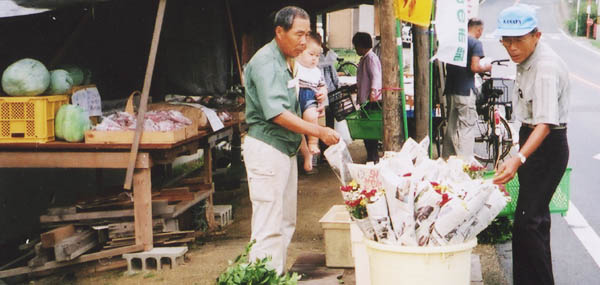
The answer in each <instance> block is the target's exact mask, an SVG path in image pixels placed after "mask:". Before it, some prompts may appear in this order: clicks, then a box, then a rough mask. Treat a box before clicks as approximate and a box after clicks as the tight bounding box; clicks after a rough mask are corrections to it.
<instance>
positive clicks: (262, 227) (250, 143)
mask: <svg viewBox="0 0 600 285" xmlns="http://www.w3.org/2000/svg"><path fill="white" fill-rule="evenodd" d="M274 26H275V38H274V39H273V40H272V41H271V42H270V43H268V44H267V45H265V46H264V47H262V48H261V49H260V50H259V51H258V52H256V54H255V55H254V56H253V57H252V59H251V60H250V62H248V65H247V66H246V69H245V71H244V77H245V84H246V122H247V123H248V125H249V130H248V135H247V136H246V137H245V139H244V144H243V155H244V163H245V165H246V171H247V174H248V188H249V191H250V200H251V201H252V225H251V226H252V237H251V238H252V239H255V240H256V244H255V245H254V246H253V248H252V250H251V252H250V260H255V259H256V258H263V257H266V256H271V257H272V260H271V265H272V266H273V268H275V270H276V271H277V272H278V273H283V272H284V270H285V266H286V255H287V248H288V245H289V244H290V242H291V240H292V235H293V234H294V230H295V228H296V206H297V189H298V166H297V163H296V153H297V152H298V149H299V147H300V144H301V143H302V140H303V135H310V136H315V137H318V138H319V139H321V140H322V141H323V142H324V143H326V144H328V145H330V144H335V143H337V142H338V140H339V135H338V134H337V133H336V132H335V131H334V130H332V129H330V128H325V127H321V126H318V125H314V124H311V123H308V122H306V121H304V120H302V118H301V114H300V105H299V103H298V95H297V90H298V79H297V78H295V72H294V71H295V69H294V58H295V57H296V56H298V55H299V54H300V53H301V52H302V51H303V50H304V49H305V48H306V37H307V35H308V32H309V31H310V20H309V16H308V14H307V13H306V11H304V10H302V9H301V8H297V7H285V8H282V9H281V10H279V12H277V14H276V15H275V20H274Z"/></svg>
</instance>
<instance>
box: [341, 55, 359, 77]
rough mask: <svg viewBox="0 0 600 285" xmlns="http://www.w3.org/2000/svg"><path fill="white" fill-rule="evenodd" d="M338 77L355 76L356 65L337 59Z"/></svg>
mask: <svg viewBox="0 0 600 285" xmlns="http://www.w3.org/2000/svg"><path fill="white" fill-rule="evenodd" d="M337 61H338V68H337V72H338V75H341V76H356V71H357V70H358V65H356V63H354V62H350V61H344V58H342V57H338V58H337Z"/></svg>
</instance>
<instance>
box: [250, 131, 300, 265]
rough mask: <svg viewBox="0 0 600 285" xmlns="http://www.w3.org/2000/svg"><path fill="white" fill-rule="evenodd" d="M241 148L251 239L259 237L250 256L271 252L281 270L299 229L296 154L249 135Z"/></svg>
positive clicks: (273, 262) (255, 256) (272, 262)
mask: <svg viewBox="0 0 600 285" xmlns="http://www.w3.org/2000/svg"><path fill="white" fill-rule="evenodd" d="M242 149H243V150H242V154H243V155H244V163H245V165H246V172H247V174H248V188H249V192H250V201H251V202H252V224H251V227H252V236H251V239H255V240H256V244H255V245H254V246H253V247H252V250H251V251H250V260H251V261H253V260H255V259H256V258H264V257H267V256H271V257H272V260H271V266H273V268H275V270H276V271H277V272H278V273H280V274H281V273H283V272H284V270H285V266H286V255H287V248H288V246H289V245H290V242H291V241H292V235H293V234H294V230H295V229H296V207H297V200H298V199H297V197H298V191H297V190H298V165H297V164H296V156H293V157H289V156H287V155H286V154H284V153H282V152H281V151H279V150H277V149H275V148H274V147H272V146H271V145H269V144H266V143H264V142H262V141H260V140H257V139H255V138H253V137H250V136H246V137H245V138H244V144H243V146H242Z"/></svg>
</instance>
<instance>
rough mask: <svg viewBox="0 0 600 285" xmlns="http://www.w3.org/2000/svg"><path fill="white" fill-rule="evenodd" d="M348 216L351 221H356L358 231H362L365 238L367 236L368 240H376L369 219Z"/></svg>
mask: <svg viewBox="0 0 600 285" xmlns="http://www.w3.org/2000/svg"><path fill="white" fill-rule="evenodd" d="M350 217H351V218H352V221H354V222H355V223H356V225H357V226H358V228H359V229H360V231H362V233H363V235H364V236H365V238H367V239H369V240H377V239H376V238H375V229H374V228H373V226H372V225H371V221H370V220H369V219H368V218H364V219H357V218H355V217H352V216H350Z"/></svg>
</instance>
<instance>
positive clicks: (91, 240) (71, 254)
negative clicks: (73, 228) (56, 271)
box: [54, 230, 98, 261]
mask: <svg viewBox="0 0 600 285" xmlns="http://www.w3.org/2000/svg"><path fill="white" fill-rule="evenodd" d="M97 244H98V238H97V237H96V231H93V230H87V231H83V232H79V233H76V234H75V235H73V236H70V237H68V238H66V239H64V240H62V241H61V242H59V243H57V244H56V245H54V256H55V257H56V261H68V260H73V259H75V258H77V257H79V256H80V255H82V254H84V253H85V252H86V251H88V250H90V249H92V248H93V247H95V246H96V245H97Z"/></svg>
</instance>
